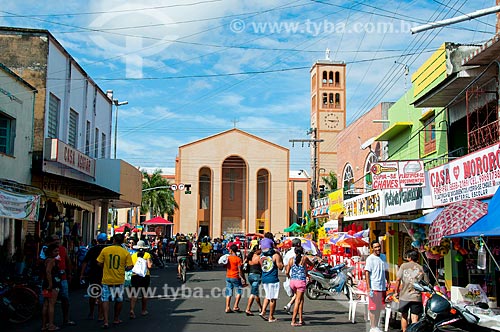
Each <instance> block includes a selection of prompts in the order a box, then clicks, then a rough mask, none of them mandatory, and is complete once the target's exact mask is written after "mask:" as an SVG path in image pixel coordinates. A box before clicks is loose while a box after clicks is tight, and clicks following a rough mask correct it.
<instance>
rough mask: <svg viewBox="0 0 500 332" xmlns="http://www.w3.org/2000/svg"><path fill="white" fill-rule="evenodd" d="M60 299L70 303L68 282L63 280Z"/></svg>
mask: <svg viewBox="0 0 500 332" xmlns="http://www.w3.org/2000/svg"><path fill="white" fill-rule="evenodd" d="M58 297H59V298H61V299H64V300H66V301H69V287H68V280H61V289H60V290H59V295H58Z"/></svg>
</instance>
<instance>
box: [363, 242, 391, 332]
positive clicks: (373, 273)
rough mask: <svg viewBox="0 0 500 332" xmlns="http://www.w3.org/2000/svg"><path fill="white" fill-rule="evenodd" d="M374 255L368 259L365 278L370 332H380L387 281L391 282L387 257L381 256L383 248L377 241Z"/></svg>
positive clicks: (374, 244) (373, 243)
mask: <svg viewBox="0 0 500 332" xmlns="http://www.w3.org/2000/svg"><path fill="white" fill-rule="evenodd" d="M371 247H372V251H373V252H372V254H371V255H370V256H368V258H367V259H366V265H365V277H366V284H367V287H366V290H367V292H368V294H369V297H368V310H370V327H371V328H370V332H380V329H379V328H378V326H377V325H378V321H379V319H380V311H381V310H382V309H383V308H384V305H385V295H386V290H387V280H389V269H388V266H387V262H386V259H385V255H382V254H381V251H382V246H381V245H380V243H379V242H378V241H377V240H375V241H372V243H371Z"/></svg>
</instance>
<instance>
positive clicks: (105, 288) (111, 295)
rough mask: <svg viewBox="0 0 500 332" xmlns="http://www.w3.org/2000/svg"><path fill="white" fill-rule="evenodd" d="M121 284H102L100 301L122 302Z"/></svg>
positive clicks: (122, 287)
mask: <svg viewBox="0 0 500 332" xmlns="http://www.w3.org/2000/svg"><path fill="white" fill-rule="evenodd" d="M124 289H125V287H124V286H123V285H102V292H101V301H102V302H109V301H114V302H123V291H124Z"/></svg>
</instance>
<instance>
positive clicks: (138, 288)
mask: <svg viewBox="0 0 500 332" xmlns="http://www.w3.org/2000/svg"><path fill="white" fill-rule="evenodd" d="M134 249H135V250H138V251H137V252H136V253H134V254H133V255H132V263H133V264H134V266H135V264H136V263H137V261H138V260H139V258H142V259H144V260H145V261H146V274H145V275H144V276H140V275H138V274H136V273H134V274H132V279H131V284H132V292H131V296H130V312H129V317H130V319H134V318H135V311H134V309H135V304H136V303H137V297H138V296H139V293H140V292H142V310H141V315H142V316H146V315H147V314H148V310H147V304H148V298H147V295H148V294H147V293H148V292H147V289H148V288H149V285H150V282H151V280H150V277H151V276H150V273H149V269H151V267H152V266H153V261H152V260H151V255H150V254H149V253H148V252H147V251H146V250H147V249H148V246H147V245H146V244H145V243H144V241H142V240H140V241H138V242H137V245H135V246H134ZM142 272H144V271H142Z"/></svg>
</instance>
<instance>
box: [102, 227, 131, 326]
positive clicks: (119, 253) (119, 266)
mask: <svg viewBox="0 0 500 332" xmlns="http://www.w3.org/2000/svg"><path fill="white" fill-rule="evenodd" d="M122 243H123V234H115V235H114V236H113V245H111V246H109V247H106V248H104V249H103V250H102V251H101V254H100V255H99V257H97V264H99V265H100V266H102V267H103V271H102V292H101V300H102V308H103V312H104V325H103V326H102V328H104V329H107V328H108V327H109V319H108V317H109V301H114V302H115V311H114V319H113V325H118V324H120V323H121V322H122V321H121V320H120V312H121V310H122V305H123V284H124V283H125V271H126V270H130V269H132V267H133V266H134V265H133V263H132V258H131V257H130V254H129V252H128V251H127V250H126V249H125V248H123V247H122V246H121V244H122Z"/></svg>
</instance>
